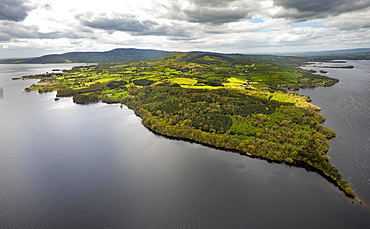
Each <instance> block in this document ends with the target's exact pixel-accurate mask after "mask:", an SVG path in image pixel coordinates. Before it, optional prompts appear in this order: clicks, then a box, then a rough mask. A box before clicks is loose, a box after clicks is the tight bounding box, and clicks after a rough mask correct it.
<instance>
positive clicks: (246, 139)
mask: <svg viewBox="0 0 370 229" xmlns="http://www.w3.org/2000/svg"><path fill="white" fill-rule="evenodd" d="M303 63H304V62H302V59H300V58H295V57H283V56H270V55H265V56H264V55H260V56H253V55H240V54H219V53H207V52H189V53H172V54H168V55H166V56H164V57H160V58H157V59H151V60H145V61H135V62H120V63H105V64H99V65H91V66H83V67H74V68H72V70H63V71H62V72H52V73H47V74H41V75H34V76H25V77H24V78H41V81H40V84H35V85H32V86H30V87H29V88H26V89H25V90H26V91H32V90H38V92H39V93H45V92H50V91H57V97H58V99H59V98H60V97H68V96H72V97H73V101H74V102H75V103H78V104H88V103H94V102H98V101H103V102H106V103H122V104H124V105H126V106H128V107H129V108H131V109H133V110H134V111H135V113H136V114H137V115H138V116H140V117H141V118H142V123H143V125H144V126H146V127H147V128H148V129H150V130H152V131H153V132H155V133H158V134H161V135H164V136H167V137H170V138H176V139H183V140H187V141H192V142H197V143H201V144H204V145H208V146H211V147H215V148H219V149H226V150H230V151H235V152H238V153H240V154H243V155H247V156H250V157H254V158H261V159H265V160H268V161H272V162H277V163H286V164H288V165H294V166H300V167H306V168H307V169H311V170H314V171H316V172H318V173H320V174H321V175H322V176H324V177H325V178H326V179H328V180H329V181H331V182H332V183H334V184H335V185H336V186H338V187H339V188H340V189H341V190H342V191H344V193H345V194H346V195H347V196H349V197H351V198H356V196H355V193H354V192H353V190H352V188H351V187H350V186H349V184H348V183H347V182H346V181H344V180H343V179H342V176H341V175H340V173H339V172H338V170H337V169H336V168H335V167H334V166H332V165H331V164H330V162H329V161H330V158H329V157H328V156H327V155H325V154H326V152H327V151H328V148H329V144H328V140H329V139H330V138H333V137H335V132H334V131H333V130H330V129H328V128H326V127H324V126H322V125H321V124H320V123H322V122H323V121H324V120H325V118H324V117H323V116H322V115H321V114H319V113H318V112H317V111H318V110H320V108H319V107H317V106H314V105H313V104H311V103H309V102H310V99H309V98H308V97H305V96H302V95H299V94H297V93H293V92H289V91H291V90H297V89H299V88H306V87H327V86H331V85H333V84H335V83H336V82H338V80H337V79H333V78H329V77H327V76H322V75H317V74H313V73H312V72H310V71H306V70H303V69H301V68H299V66H301V65H302V64H303ZM356 199H357V198H356Z"/></svg>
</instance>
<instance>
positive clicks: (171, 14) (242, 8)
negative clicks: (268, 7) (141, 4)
mask: <svg viewBox="0 0 370 229" xmlns="http://www.w3.org/2000/svg"><path fill="white" fill-rule="evenodd" d="M258 4H259V3H258V2H257V3H256V2H254V1H245V0H230V1H222V0H180V1H173V0H169V1H167V2H166V3H163V1H158V2H157V7H156V9H153V12H152V13H153V14H155V15H158V16H159V17H163V18H168V19H173V20H181V21H186V22H190V23H199V24H212V25H220V24H225V23H231V22H238V21H241V20H244V19H246V18H251V17H252V15H251V12H253V11H254V10H253V9H257V8H256V6H258ZM158 7H159V8H161V10H159V12H160V13H159V14H158V13H156V12H155V10H157V9H158Z"/></svg>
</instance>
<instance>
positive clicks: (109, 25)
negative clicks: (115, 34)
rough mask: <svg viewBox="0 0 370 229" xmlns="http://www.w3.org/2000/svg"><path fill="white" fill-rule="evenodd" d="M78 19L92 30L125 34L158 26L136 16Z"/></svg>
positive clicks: (80, 16)
mask: <svg viewBox="0 0 370 229" xmlns="http://www.w3.org/2000/svg"><path fill="white" fill-rule="evenodd" d="M76 18H77V19H79V20H80V21H81V23H82V24H83V25H85V26H88V27H91V28H96V29H103V30H113V31H124V32H145V31H149V30H150V29H151V28H152V27H153V26H154V25H157V24H158V23H156V22H154V21H150V20H145V21H140V20H138V19H136V18H135V17H134V16H127V15H119V16H118V17H113V18H108V17H106V16H104V15H101V16H98V17H96V18H86V17H84V16H82V15H79V16H77V17H76Z"/></svg>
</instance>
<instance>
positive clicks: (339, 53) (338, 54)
mask: <svg viewBox="0 0 370 229" xmlns="http://www.w3.org/2000/svg"><path fill="white" fill-rule="evenodd" d="M298 56H300V57H304V58H308V59H310V60H313V61H327V60H339V59H342V60H370V48H361V49H344V50H331V51H319V52H303V53H298Z"/></svg>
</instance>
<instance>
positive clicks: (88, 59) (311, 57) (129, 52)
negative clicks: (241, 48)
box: [0, 48, 370, 64]
mask: <svg viewBox="0 0 370 229" xmlns="http://www.w3.org/2000/svg"><path fill="white" fill-rule="evenodd" d="M172 53H176V52H175V51H173V52H171V51H162V50H155V49H136V48H116V49H113V50H109V51H104V52H67V53H63V54H49V55H44V56H41V57H33V58H16V59H0V64H48V63H114V62H129V61H142V60H148V59H155V58H159V57H164V56H166V55H169V54H172ZM187 53H193V54H199V55H208V54H212V55H219V56H222V57H223V58H228V56H229V57H230V56H233V55H238V54H237V53H216V52H206V51H190V52H187ZM241 55H251V56H285V57H286V56H291V57H295V58H300V59H301V60H302V61H327V60H338V59H344V60H369V59H370V48H358V49H342V50H327V51H312V52H296V53H286V54H270V55H267V54H253V55H252V54H241ZM187 61H188V60H187Z"/></svg>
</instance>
